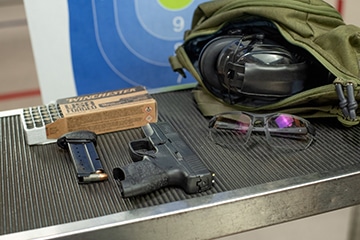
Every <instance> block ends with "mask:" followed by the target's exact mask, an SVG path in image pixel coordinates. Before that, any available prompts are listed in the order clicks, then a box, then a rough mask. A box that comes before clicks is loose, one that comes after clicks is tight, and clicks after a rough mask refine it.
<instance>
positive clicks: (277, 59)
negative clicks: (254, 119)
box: [198, 34, 307, 104]
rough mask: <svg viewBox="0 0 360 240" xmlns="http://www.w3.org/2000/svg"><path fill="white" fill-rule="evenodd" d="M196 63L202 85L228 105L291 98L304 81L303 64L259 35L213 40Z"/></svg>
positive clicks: (274, 43)
mask: <svg viewBox="0 0 360 240" xmlns="http://www.w3.org/2000/svg"><path fill="white" fill-rule="evenodd" d="M198 63H199V65H198V66H199V72H200V74H201V76H202V78H203V83H204V85H205V86H206V87H207V88H208V89H209V91H211V92H212V93H213V94H214V95H215V96H217V97H220V98H222V99H223V100H225V101H227V102H229V103H231V104H235V103H237V102H239V101H241V99H244V98H258V99H262V100H266V99H267V100H269V101H273V100H279V98H284V97H288V96H291V95H293V94H295V93H297V92H300V91H301V90H303V88H304V82H305V80H306V78H307V71H306V70H307V64H306V62H305V61H302V60H300V59H299V58H298V57H297V56H296V55H295V54H293V53H291V52H290V51H289V50H287V49H286V48H285V47H283V46H281V45H280V44H277V43H276V42H274V41H272V40H270V39H264V35H263V34H253V35H247V36H220V37H217V38H214V39H213V40H211V41H210V42H208V43H207V44H206V45H205V46H204V48H203V49H202V51H201V53H200V55H199V61H198Z"/></svg>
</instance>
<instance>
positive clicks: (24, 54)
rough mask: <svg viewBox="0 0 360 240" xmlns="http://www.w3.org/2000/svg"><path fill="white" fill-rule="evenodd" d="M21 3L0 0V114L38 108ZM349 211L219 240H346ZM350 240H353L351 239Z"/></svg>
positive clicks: (29, 47) (32, 61)
mask: <svg viewBox="0 0 360 240" xmlns="http://www.w3.org/2000/svg"><path fill="white" fill-rule="evenodd" d="M40 104H42V102H41V97H40V90H39V83H38V80H37V75H36V67H35V63H34V58H33V53H32V49H31V42H30V37H29V30H28V27H27V23H26V16H25V11H24V6H23V4H22V1H19V0H11V1H10V0H0V111H2V110H9V109H14V108H23V107H29V106H35V105H40ZM352 209H353V208H347V209H343V210H338V211H334V212H331V213H326V214H322V215H318V216H314V217H310V218H306V219H301V220H297V221H293V222H290V223H284V224H280V225H276V226H272V227H267V228H263V229H259V230H255V231H250V232H246V233H241V234H237V235H233V236H227V237H223V238H221V240H235V239H237V240H255V239H256V240H265V239H277V240H285V239H292V240H305V239H306V240H309V239H326V240H346V239H350V238H349V237H348V232H349V227H350V216H351V212H352ZM352 240H354V239H352Z"/></svg>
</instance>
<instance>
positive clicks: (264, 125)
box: [209, 111, 315, 150]
mask: <svg viewBox="0 0 360 240" xmlns="http://www.w3.org/2000/svg"><path fill="white" fill-rule="evenodd" d="M209 128H210V138H211V139H212V140H213V141H214V142H215V143H216V144H218V145H221V146H224V147H228V146H232V145H239V144H247V143H248V142H249V139H250V137H251V136H254V135H265V139H266V142H267V143H268V144H269V145H270V146H271V147H273V148H278V149H285V150H303V149H306V148H308V147H309V146H310V144H311V143H312V141H313V139H314V137H315V128H314V127H313V126H312V125H311V124H310V123H309V122H308V121H307V120H305V119H303V118H301V117H298V116H294V115H291V114H285V113H272V114H253V113H249V112H241V111H235V112H226V113H222V114H219V115H216V116H214V117H213V118H212V119H211V120H210V122H209ZM262 139H264V137H262Z"/></svg>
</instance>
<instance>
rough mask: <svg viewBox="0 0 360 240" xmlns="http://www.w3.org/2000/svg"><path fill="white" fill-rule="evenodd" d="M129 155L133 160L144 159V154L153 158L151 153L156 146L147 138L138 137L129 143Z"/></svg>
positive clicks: (154, 150)
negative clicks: (138, 138)
mask: <svg viewBox="0 0 360 240" xmlns="http://www.w3.org/2000/svg"><path fill="white" fill-rule="evenodd" d="M129 149H130V155H131V158H132V159H133V161H134V162H138V161H141V160H143V159H144V156H148V157H151V158H154V157H155V155H154V154H152V153H155V152H156V148H155V147H154V146H153V145H152V144H151V142H150V141H148V140H147V139H140V140H136V141H132V142H130V143H129Z"/></svg>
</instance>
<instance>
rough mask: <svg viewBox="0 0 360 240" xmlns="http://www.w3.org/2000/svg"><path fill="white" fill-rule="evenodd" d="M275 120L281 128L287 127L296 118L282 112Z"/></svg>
mask: <svg viewBox="0 0 360 240" xmlns="http://www.w3.org/2000/svg"><path fill="white" fill-rule="evenodd" d="M275 122H276V124H277V125H278V127H279V128H287V127H290V126H291V125H292V124H293V122H294V118H293V117H291V116H289V115H285V114H280V115H279V116H278V117H277V118H275Z"/></svg>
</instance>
